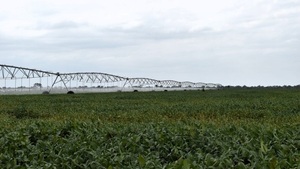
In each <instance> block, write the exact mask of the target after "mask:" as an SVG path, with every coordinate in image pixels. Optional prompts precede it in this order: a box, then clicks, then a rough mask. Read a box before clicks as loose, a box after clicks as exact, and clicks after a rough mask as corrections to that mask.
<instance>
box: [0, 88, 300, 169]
mask: <svg viewBox="0 0 300 169" xmlns="http://www.w3.org/2000/svg"><path fill="white" fill-rule="evenodd" d="M299 164H300V90H299V89H224V90H211V91H205V92H203V91H172V92H170V91H169V92H135V93H128V92H118V93H90V94H75V95H64V94H57V95H52V94H50V95H20V96H17V95H0V168H299V167H300V165H299Z"/></svg>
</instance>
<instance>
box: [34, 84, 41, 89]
mask: <svg viewBox="0 0 300 169" xmlns="http://www.w3.org/2000/svg"><path fill="white" fill-rule="evenodd" d="M33 87H34V88H42V84H41V83H35V84H34V85H33Z"/></svg>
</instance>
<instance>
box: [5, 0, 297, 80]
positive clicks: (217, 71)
mask: <svg viewBox="0 0 300 169" xmlns="http://www.w3.org/2000/svg"><path fill="white" fill-rule="evenodd" d="M0 3H1V5H0V64H6V65H14V66H20V67H28V68H34V69H40V70H45V71H53V72H103V73H109V74H114V75H119V76H124V77H147V78H153V79H158V80H177V81H192V82H205V83H220V84H222V85H247V86H257V85H263V86H272V85H298V84H300V76H299V75H300V73H299V72H300V0H251V1H249V0H226V1H224V0H210V1H204V0H126V1H123V0H109V1H107V0H106V1H104V0H51V1H50V0H43V1H41V0H26V1H24V0H9V1H7V0H0Z"/></svg>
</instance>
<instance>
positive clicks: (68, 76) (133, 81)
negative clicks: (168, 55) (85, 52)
mask: <svg viewBox="0 0 300 169" xmlns="http://www.w3.org/2000/svg"><path fill="white" fill-rule="evenodd" d="M50 76H54V77H55V80H54V82H53V83H52V86H51V88H50V89H49V92H50V91H51V89H52V88H53V86H54V85H55V84H57V83H60V82H62V83H63V84H64V86H65V88H66V89H67V90H68V87H67V84H68V83H71V82H72V81H77V82H84V83H114V82H124V86H125V85H126V84H130V85H131V86H133V85H139V86H144V85H153V86H163V87H191V88H206V87H208V88H217V87H221V86H222V85H220V84H213V83H202V82H199V83H193V82H188V81H185V82H178V81H174V80H155V79H150V78H127V77H122V76H116V75H112V74H107V73H99V72H78V73H54V72H49V71H42V70H37V69H30V68H23V67H17V66H10V65H2V64H0V79H31V78H43V77H50ZM124 86H123V87H124Z"/></svg>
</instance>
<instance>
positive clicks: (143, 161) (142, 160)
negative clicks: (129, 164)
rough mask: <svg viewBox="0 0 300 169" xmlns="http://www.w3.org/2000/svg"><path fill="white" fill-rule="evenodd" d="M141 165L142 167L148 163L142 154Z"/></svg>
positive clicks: (140, 157)
mask: <svg viewBox="0 0 300 169" xmlns="http://www.w3.org/2000/svg"><path fill="white" fill-rule="evenodd" d="M139 165H140V167H141V168H142V167H145V165H146V160H145V158H144V157H143V156H142V155H139Z"/></svg>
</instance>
